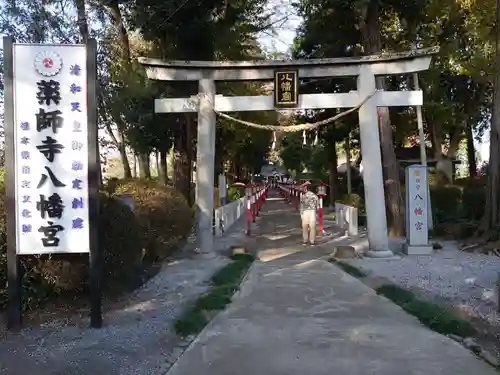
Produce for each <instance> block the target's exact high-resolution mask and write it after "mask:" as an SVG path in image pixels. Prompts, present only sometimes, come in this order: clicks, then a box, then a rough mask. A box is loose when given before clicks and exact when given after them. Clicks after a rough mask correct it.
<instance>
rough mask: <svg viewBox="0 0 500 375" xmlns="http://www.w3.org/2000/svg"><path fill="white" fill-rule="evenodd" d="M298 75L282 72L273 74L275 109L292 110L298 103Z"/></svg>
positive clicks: (294, 72) (294, 71)
mask: <svg viewBox="0 0 500 375" xmlns="http://www.w3.org/2000/svg"><path fill="white" fill-rule="evenodd" d="M298 87H299V73H298V71H297V70H283V71H276V72H275V73H274V105H275V107H277V108H293V107H296V106H297V105H298V103H299V90H298Z"/></svg>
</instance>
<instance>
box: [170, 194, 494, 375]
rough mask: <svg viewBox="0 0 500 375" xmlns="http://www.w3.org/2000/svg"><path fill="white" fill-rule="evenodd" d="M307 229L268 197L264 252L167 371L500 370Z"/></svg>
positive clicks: (328, 374) (456, 373) (260, 241)
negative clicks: (314, 240) (306, 234)
mask: <svg viewBox="0 0 500 375" xmlns="http://www.w3.org/2000/svg"><path fill="white" fill-rule="evenodd" d="M298 228H299V217H298V214H296V213H294V212H293V211H292V210H291V209H290V208H289V206H285V204H284V203H283V202H281V201H268V203H267V204H266V207H265V209H264V212H263V214H262V218H261V219H260V221H259V228H258V229H257V233H256V236H257V241H255V243H254V245H255V246H256V248H255V249H254V250H255V251H257V252H258V254H259V256H260V257H261V259H262V261H259V262H256V263H255V264H254V265H253V266H252V268H251V270H250V272H249V274H248V275H247V279H246V281H245V282H244V284H243V287H242V290H241V291H240V293H239V294H238V295H237V296H236V297H235V299H234V302H233V303H232V304H231V306H230V307H229V309H228V310H226V311H224V312H223V313H221V314H219V315H218V316H216V318H215V319H214V320H213V321H212V322H211V323H210V324H209V326H208V327H207V328H206V329H205V330H204V331H203V332H202V333H201V335H200V336H199V337H198V338H197V339H196V340H195V341H194V342H193V343H192V344H191V346H190V347H189V348H188V349H187V351H186V352H185V353H184V354H183V355H182V356H181V357H180V359H179V361H178V362H177V363H176V364H174V366H172V368H171V369H170V371H169V372H168V375H194V374H203V375H234V374H240V375H261V374H262V375H264V374H265V375H304V374H311V375H322V374H325V375H332V374H339V375H401V374H405V375H417V374H418V375H438V374H440V375H451V374H453V375H471V374H477V375H490V374H491V375H493V374H497V372H496V371H494V370H493V369H492V368H491V367H489V366H488V365H487V364H486V363H484V362H482V361H481V360H479V359H478V358H476V357H475V356H474V355H473V354H471V353H470V352H469V351H468V350H466V349H464V348H463V347H462V346H460V345H459V344H458V343H456V342H454V341H453V340H451V339H448V338H447V337H445V336H442V335H439V334H437V333H434V332H432V331H430V330H428V329H427V328H425V327H423V326H422V325H420V323H419V322H418V321H417V320H416V319H415V318H413V317H412V316H410V315H407V314H406V313H405V312H403V310H401V309H400V308H399V307H397V306H396V305H394V304H393V303H391V302H389V301H388V300H386V299H384V298H381V297H378V296H377V295H375V293H374V292H373V291H372V289H370V288H368V287H367V286H365V285H364V284H362V283H361V282H360V281H358V280H356V279H355V278H353V277H351V276H349V275H347V274H346V273H344V272H342V271H341V270H340V269H339V268H337V267H335V266H333V265H332V264H330V263H328V262H327V261H326V260H325V259H327V258H328V256H329V253H330V252H331V249H330V250H329V249H328V247H331V245H325V244H324V245H323V246H321V240H320V241H318V242H319V243H320V245H319V246H317V247H316V248H308V247H306V248H305V247H302V245H301V238H300V232H299V230H298ZM323 242H325V240H323Z"/></svg>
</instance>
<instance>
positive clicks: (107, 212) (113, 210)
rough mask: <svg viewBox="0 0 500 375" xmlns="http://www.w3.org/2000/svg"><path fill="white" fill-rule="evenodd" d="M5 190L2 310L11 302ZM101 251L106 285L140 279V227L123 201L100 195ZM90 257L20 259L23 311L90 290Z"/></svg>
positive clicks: (0, 220) (0, 191)
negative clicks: (56, 296)
mask: <svg viewBox="0 0 500 375" xmlns="http://www.w3.org/2000/svg"><path fill="white" fill-rule="evenodd" d="M4 198H5V190H4V188H3V186H1V187H0V308H4V307H5V305H6V302H7V299H6V298H7V291H6V287H7V248H6V236H5V210H4ZM100 203H101V205H100V209H101V215H100V222H99V249H100V250H101V251H102V254H103V259H104V267H103V286H104V288H105V289H112V288H113V287H114V286H115V285H117V284H120V286H122V287H123V286H124V285H127V284H129V283H131V282H133V283H136V280H134V278H136V277H138V276H140V273H139V272H137V269H138V268H140V266H141V258H142V247H141V237H140V230H139V224H138V222H137V219H136V218H135V216H134V214H133V213H132V212H131V211H130V209H129V208H128V207H127V206H126V205H125V204H123V203H121V202H120V201H119V200H116V199H114V198H111V197H108V196H106V195H104V194H101V196H100ZM88 259H89V258H88V255H86V254H52V255H29V256H21V257H20V265H21V273H22V274H23V275H24V277H23V309H24V310H31V309H33V308H35V307H37V306H38V305H39V304H40V303H41V302H42V301H44V300H45V299H46V298H48V297H49V296H54V295H60V294H64V293H71V294H75V293H76V294H78V293H82V292H84V291H85V289H86V285H87V278H88Z"/></svg>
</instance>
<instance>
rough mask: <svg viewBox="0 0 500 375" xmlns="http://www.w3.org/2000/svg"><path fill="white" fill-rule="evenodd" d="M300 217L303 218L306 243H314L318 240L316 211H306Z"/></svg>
mask: <svg viewBox="0 0 500 375" xmlns="http://www.w3.org/2000/svg"><path fill="white" fill-rule="evenodd" d="M300 217H301V219H302V238H303V239H304V243H306V242H310V243H314V241H315V240H316V211H315V210H307V211H304V212H302V215H300Z"/></svg>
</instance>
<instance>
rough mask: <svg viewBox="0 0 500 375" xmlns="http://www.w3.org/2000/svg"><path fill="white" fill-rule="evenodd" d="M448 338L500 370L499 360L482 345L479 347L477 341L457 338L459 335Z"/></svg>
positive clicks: (470, 338)
mask: <svg viewBox="0 0 500 375" xmlns="http://www.w3.org/2000/svg"><path fill="white" fill-rule="evenodd" d="M447 336H448V337H449V338H450V339H452V340H454V341H456V342H458V343H459V344H461V345H463V347H464V348H466V349H469V350H470V351H471V352H473V353H474V354H475V355H477V356H478V357H479V358H482V359H483V360H484V361H486V362H487V363H488V364H490V365H491V366H493V367H495V368H496V369H499V368H500V360H498V359H497V358H496V357H495V356H494V355H493V354H491V353H490V352H489V351H487V350H486V349H484V348H482V347H481V345H479V344H478V343H477V341H476V340H474V339H473V338H472V337H466V338H462V337H460V336H457V335H447Z"/></svg>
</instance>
